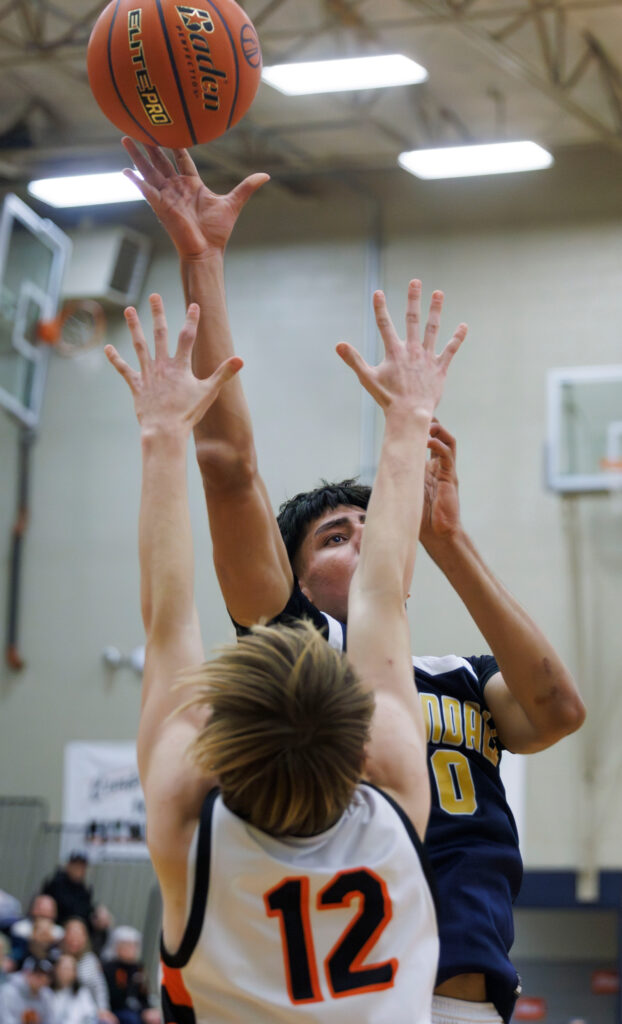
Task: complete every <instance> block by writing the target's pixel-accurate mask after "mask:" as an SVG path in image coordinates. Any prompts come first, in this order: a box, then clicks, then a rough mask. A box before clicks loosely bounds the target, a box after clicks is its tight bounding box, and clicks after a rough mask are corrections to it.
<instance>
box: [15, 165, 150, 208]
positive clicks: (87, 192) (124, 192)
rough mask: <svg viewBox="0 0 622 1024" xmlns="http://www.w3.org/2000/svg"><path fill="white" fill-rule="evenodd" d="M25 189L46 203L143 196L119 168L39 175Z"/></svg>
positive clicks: (89, 202)
mask: <svg viewBox="0 0 622 1024" xmlns="http://www.w3.org/2000/svg"><path fill="white" fill-rule="evenodd" d="M28 191H29V192H30V194H31V195H32V196H35V197H36V198H37V199H41V200H42V201H43V202H44V203H48V205H49V206H57V207H67V206H103V205H104V204H106V203H134V202H136V200H138V199H142V198H143V197H142V195H141V193H140V192H139V190H138V189H137V188H136V185H135V184H134V182H133V181H130V179H129V178H126V177H125V175H124V174H122V173H121V171H115V172H114V173H111V174H80V175H73V176H72V177H69V178H41V179H40V180H39V181H31V182H30V184H29V186H28Z"/></svg>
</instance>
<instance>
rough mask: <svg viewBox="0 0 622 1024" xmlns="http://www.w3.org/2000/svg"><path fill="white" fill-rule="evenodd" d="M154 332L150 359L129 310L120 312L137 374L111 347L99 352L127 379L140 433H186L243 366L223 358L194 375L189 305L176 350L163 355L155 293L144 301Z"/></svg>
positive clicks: (193, 312)
mask: <svg viewBox="0 0 622 1024" xmlns="http://www.w3.org/2000/svg"><path fill="white" fill-rule="evenodd" d="M149 302H150V305H151V315H152V318H153V331H154V357H153V358H152V356H151V354H150V352H149V346H148V344H147V342H146V340H145V335H144V333H143V329H142V326H141V323H140V320H139V318H138V313H137V312H136V310H135V309H134V307H133V306H128V308H127V309H126V310H125V319H126V321H127V325H128V327H129V329H130V333H131V335H132V341H133V343H134V348H135V350H136V355H137V356H138V363H139V366H140V369H139V370H133V369H132V368H131V366H129V365H128V363H126V362H125V360H124V359H122V358H121V356H120V355H119V353H118V352H117V350H116V349H115V348H114V346H113V345H106V347H105V349H104V352H105V353H106V357H107V359H108V360H109V362H110V363H112V365H113V366H114V368H115V370H116V371H117V372H118V373H119V374H120V375H121V376H122V377H123V378H124V379H125V380H126V381H127V383H128V385H129V388H130V391H131V392H132V396H133V398H134V410H135V412H136V417H137V419H138V422H139V423H140V426H141V428H142V431H143V433H147V432H149V431H155V430H159V431H163V430H164V431H166V432H167V433H170V432H174V431H176V430H181V432H183V433H187V434H188V435H189V434H190V433H191V431H192V428H193V427H194V426H195V424H196V423H198V422H199V420H200V419H201V418H202V417H203V416H204V415H205V413H206V412H207V410H208V409H209V407H210V405H212V404H213V402H214V401H215V400H216V398H217V397H218V393H219V392H220V389H221V387H222V386H223V384H225V383H226V381H228V380H230V379H231V377H233V376H234V375H235V374H236V373H237V372H238V370H240V369H241V367H242V365H243V363H242V360H241V359H240V358H239V357H238V356H231V357H230V358H229V359H226V360H225V361H224V362H223V363H221V364H220V366H219V367H218V368H217V369H216V370H215V371H214V373H213V374H211V376H210V377H208V378H207V379H206V380H199V379H198V378H197V377H195V376H194V374H193V372H192V367H191V355H192V347H193V345H194V342H195V338H196V334H197V325H198V323H199V315H200V310H199V307H198V306H197V304H196V303H191V305H190V306H189V307H188V312H187V314H186V321H185V323H184V326H183V327H182V329H181V332H180V334H179V340H178V343H177V351H176V352H175V354H174V355H173V356H169V354H168V327H167V324H166V317H165V315H164V304H163V302H162V298H161V296H160V295H151V296H150V297H149Z"/></svg>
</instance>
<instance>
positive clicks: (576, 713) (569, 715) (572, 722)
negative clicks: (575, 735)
mask: <svg viewBox="0 0 622 1024" xmlns="http://www.w3.org/2000/svg"><path fill="white" fill-rule="evenodd" d="M562 717H563V724H564V726H565V730H566V731H565V735H569V734H570V733H571V732H576V731H577V729H580V728H581V726H582V725H583V723H584V722H585V719H586V717H587V709H586V707H585V704H584V703H583V701H582V700H581V697H580V696H579V694H578V693H577V692H576V690H575V692H574V693H573V695H572V697H571V698H570V699H569V700H567V701H566V702H565V704H564V708H563V713H562Z"/></svg>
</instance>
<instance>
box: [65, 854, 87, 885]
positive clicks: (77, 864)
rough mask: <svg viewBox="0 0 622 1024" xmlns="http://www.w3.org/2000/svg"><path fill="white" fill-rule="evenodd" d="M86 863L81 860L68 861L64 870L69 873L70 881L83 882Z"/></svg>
mask: <svg viewBox="0 0 622 1024" xmlns="http://www.w3.org/2000/svg"><path fill="white" fill-rule="evenodd" d="M87 868H88V864H85V863H84V861H82V860H72V861H69V863H68V864H67V866H66V867H65V871H66V872H67V874H68V875H69V877H70V879H71V881H72V882H77V883H79V882H83V881H84V879H85V878H86V872H87Z"/></svg>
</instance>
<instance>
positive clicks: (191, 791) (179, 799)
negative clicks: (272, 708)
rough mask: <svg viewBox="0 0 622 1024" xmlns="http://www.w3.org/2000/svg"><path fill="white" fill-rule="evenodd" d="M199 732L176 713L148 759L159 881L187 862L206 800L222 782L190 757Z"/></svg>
mask: <svg viewBox="0 0 622 1024" xmlns="http://www.w3.org/2000/svg"><path fill="white" fill-rule="evenodd" d="M197 733H198V728H197V724H196V722H195V721H194V720H193V719H192V717H190V716H185V715H184V714H183V713H182V714H179V715H175V716H173V717H171V718H169V719H168V720H167V721H166V722H164V723H163V724H162V726H161V727H160V729H159V730H158V732H157V734H156V735H155V736H154V737H153V743H152V746H151V749H150V751H149V756H148V758H147V757H145V756H143V759H142V764H141V781H142V784H143V792H144V795H145V805H146V811H147V845H148V847H149V853H150V855H151V858H152V860H153V864H154V868H155V870H156V874H158V877H159V878H160V874H161V873H166V874H167V875H168V874H169V869H171V868H172V869H173V871H175V870H176V869H177V868H178V867H179V865H180V864H185V863H186V861H187V857H188V850H189V847H190V843H191V841H192V836H193V834H194V831H195V829H196V827H197V824H198V822H199V818H200V815H201V808H202V806H203V802H204V800H205V797H206V796H207V794H208V792H209V791H210V789H212V788H213V786H214V785H215V783H216V779H215V778H214V776H212V775H206V774H205V773H203V772H202V771H201V770H200V769H199V768H198V767H197V766H196V765H195V764H194V762H193V760H192V758H191V756H190V753H189V748H190V746H191V744H192V742H193V741H194V740H195V739H196V736H197ZM160 880H161V881H162V879H160Z"/></svg>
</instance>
